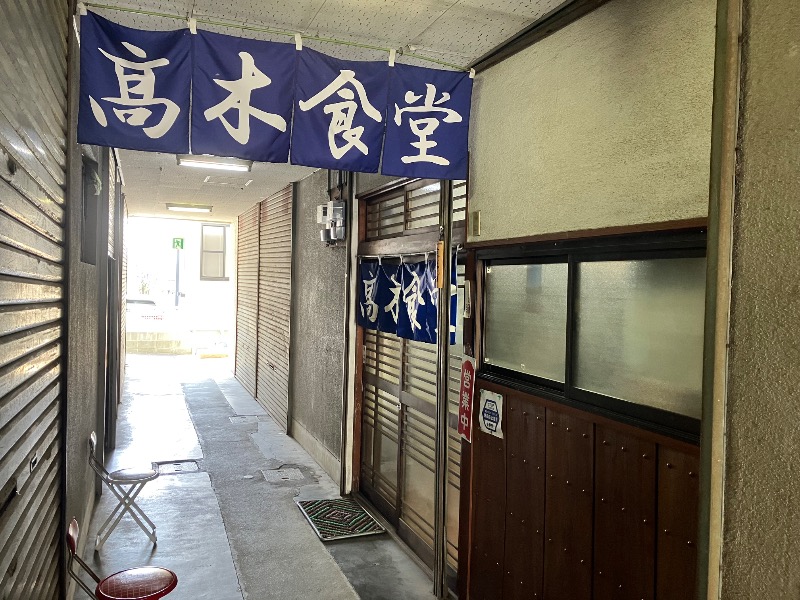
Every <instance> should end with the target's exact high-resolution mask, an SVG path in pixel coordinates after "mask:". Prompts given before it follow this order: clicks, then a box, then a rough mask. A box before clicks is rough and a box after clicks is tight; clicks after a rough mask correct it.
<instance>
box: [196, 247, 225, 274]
mask: <svg viewBox="0 0 800 600" xmlns="http://www.w3.org/2000/svg"><path fill="white" fill-rule="evenodd" d="M224 256H225V255H224V254H222V253H221V252H203V271H202V273H201V276H202V277H225V261H224Z"/></svg>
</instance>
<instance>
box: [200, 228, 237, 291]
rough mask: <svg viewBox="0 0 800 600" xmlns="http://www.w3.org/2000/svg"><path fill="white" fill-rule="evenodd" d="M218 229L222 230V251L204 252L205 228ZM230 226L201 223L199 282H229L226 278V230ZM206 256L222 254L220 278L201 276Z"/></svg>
mask: <svg viewBox="0 0 800 600" xmlns="http://www.w3.org/2000/svg"><path fill="white" fill-rule="evenodd" d="M206 227H219V228H221V229H222V250H206V248H205V240H206V236H205V228H206ZM229 228H230V225H227V224H225V223H201V224H200V281H230V277H229V276H228V274H227V273H228V229H229ZM206 254H222V277H208V276H205V275H203V271H204V269H203V266H204V265H205V258H206Z"/></svg>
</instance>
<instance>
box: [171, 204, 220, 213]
mask: <svg viewBox="0 0 800 600" xmlns="http://www.w3.org/2000/svg"><path fill="white" fill-rule="evenodd" d="M212 208H213V206H208V205H207V204H172V203H170V202H167V210H172V211H175V212H190V213H210V212H211V209H212Z"/></svg>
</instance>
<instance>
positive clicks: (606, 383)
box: [573, 258, 706, 419]
mask: <svg viewBox="0 0 800 600" xmlns="http://www.w3.org/2000/svg"><path fill="white" fill-rule="evenodd" d="M705 269H706V260H705V258H670V259H653V260H631V261H609V262H586V263H580V264H579V265H578V294H577V298H576V301H577V303H576V308H575V310H576V337H575V340H576V347H575V362H574V363H573V364H574V378H575V383H574V385H575V387H577V388H580V389H583V390H588V391H592V392H597V393H598V394H604V395H606V396H612V397H614V398H619V399H621V400H627V401H630V402H635V403H637V404H644V405H647V406H652V407H656V408H660V409H663V410H667V411H670V412H674V413H679V414H682V415H687V416H690V417H694V418H698V419H699V418H700V390H701V382H702V368H703V319H704V314H705V313H704V301H705Z"/></svg>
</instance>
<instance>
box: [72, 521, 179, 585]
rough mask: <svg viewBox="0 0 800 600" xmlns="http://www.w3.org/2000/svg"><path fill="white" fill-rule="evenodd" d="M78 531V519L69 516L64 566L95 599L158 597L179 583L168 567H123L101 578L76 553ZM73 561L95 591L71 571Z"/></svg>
mask: <svg viewBox="0 0 800 600" xmlns="http://www.w3.org/2000/svg"><path fill="white" fill-rule="evenodd" d="M78 533H79V530H78V521H76V520H75V519H72V522H71V523H70V524H69V528H68V529H67V549H68V550H69V563H68V565H67V569H68V571H69V576H70V577H72V578H73V579H74V580H75V581H76V582H77V583H78V585H79V586H80V587H81V589H83V591H84V592H86V593H87V594H89V596H91V597H93V598H96V599H97V600H157V599H158V598H163V597H164V596H166V595H167V594H169V593H170V592H171V591H172V590H174V589H175V587H176V586H177V585H178V576H177V575H175V573H173V572H172V571H170V570H169V569H162V568H161V567H137V568H135V569H125V570H124V571H120V572H119V573H114V574H113V575H109V576H108V577H106V578H105V579H102V580H101V579H100V577H98V576H97V574H95V572H94V571H92V569H91V568H90V567H89V565H87V564H86V563H85V562H83V560H81V557H80V556H78V554H77V551H78ZM75 562H77V563H78V564H79V565H80V566H81V568H82V569H83V570H84V571H86V573H88V574H89V576H90V577H91V578H92V579H94V581H95V583H96V584H97V587H96V588H95V590H94V591H92V589H91V588H90V587H89V586H88V585H86V584H85V583H84V582H83V581H82V580H81V579H80V577H79V576H78V573H76V572H75V571H74V569H73V564H74V563H75Z"/></svg>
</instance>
